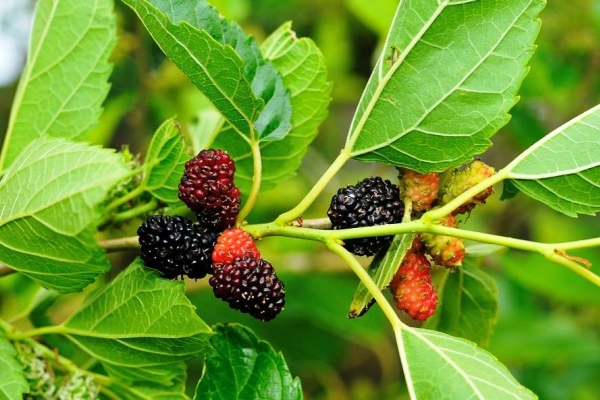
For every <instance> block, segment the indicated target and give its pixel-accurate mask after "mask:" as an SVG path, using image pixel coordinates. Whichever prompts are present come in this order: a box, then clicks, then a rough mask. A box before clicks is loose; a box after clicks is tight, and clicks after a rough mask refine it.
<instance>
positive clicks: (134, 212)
mask: <svg viewBox="0 0 600 400" xmlns="http://www.w3.org/2000/svg"><path fill="white" fill-rule="evenodd" d="M156 207H158V202H157V201H156V199H152V200H150V201H149V202H147V203H145V204H141V205H139V206H136V207H134V208H132V209H131V210H127V211H123V212H120V213H118V214H115V216H114V217H112V218H111V220H110V222H113V223H114V222H123V221H129V220H130V219H133V218H135V217H139V216H140V215H144V214H146V213H148V212H150V211H152V210H156Z"/></svg>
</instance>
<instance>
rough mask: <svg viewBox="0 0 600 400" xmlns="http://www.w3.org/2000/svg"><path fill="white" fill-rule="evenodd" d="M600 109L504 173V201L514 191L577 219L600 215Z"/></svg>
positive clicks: (560, 131) (580, 117)
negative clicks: (585, 215) (507, 174)
mask: <svg viewBox="0 0 600 400" xmlns="http://www.w3.org/2000/svg"><path fill="white" fill-rule="evenodd" d="M599 134H600V105H598V106H596V107H594V108H592V109H590V110H588V111H586V112H585V113H583V114H581V115H578V116H577V117H575V118H573V119H572V120H571V121H569V122H567V123H566V124H564V125H563V126H561V127H559V128H557V129H555V130H554V131H553V132H551V133H550V134H548V135H546V136H545V137H543V138H542V139H540V140H539V141H538V142H537V143H534V144H533V145H532V146H530V147H529V148H528V149H527V150H525V151H524V152H523V153H522V154H521V155H519V156H518V157H517V158H515V160H514V161H513V162H511V163H510V164H509V165H508V166H507V167H506V168H505V170H506V171H508V173H509V178H511V179H510V180H509V181H507V182H505V186H504V193H503V198H510V197H511V196H514V194H515V193H516V191H515V189H518V190H519V191H521V192H523V193H524V194H526V195H527V196H529V197H531V198H533V199H535V200H538V201H541V202H543V203H544V204H546V205H548V206H550V207H551V208H553V209H555V210H557V211H559V212H561V213H563V214H566V215H569V216H571V217H576V216H577V215H578V214H588V215H595V214H596V213H598V212H600V141H599V140H598V135H599Z"/></svg>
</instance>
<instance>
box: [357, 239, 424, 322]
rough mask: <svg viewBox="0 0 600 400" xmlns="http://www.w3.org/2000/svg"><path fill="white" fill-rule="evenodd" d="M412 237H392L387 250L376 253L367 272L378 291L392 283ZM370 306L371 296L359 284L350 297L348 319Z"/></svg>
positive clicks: (361, 314) (358, 315)
mask: <svg viewBox="0 0 600 400" xmlns="http://www.w3.org/2000/svg"><path fill="white" fill-rule="evenodd" d="M413 237H414V235H413V234H403V235H396V236H394V240H392V244H391V245H390V248H389V250H386V251H385V252H383V253H382V252H378V253H377V254H376V255H375V257H374V258H373V261H372V262H371V265H370V266H369V271H368V272H369V275H370V276H371V278H372V279H373V281H374V282H375V284H376V285H377V287H378V288H379V289H380V290H383V289H385V288H387V287H388V285H389V284H390V282H391V281H392V278H393V277H394V275H395V274H396V271H398V268H399V267H400V263H401V262H402V260H403V259H404V256H405V255H406V252H407V251H408V249H409V248H410V246H411V245H412V242H413ZM372 304H373V296H372V295H371V293H370V292H369V289H367V287H366V286H365V284H364V283H362V282H360V283H359V284H358V287H357V288H356V292H354V296H353V297H352V302H351V303H350V312H349V313H348V317H349V318H355V317H360V316H363V315H364V314H365V313H366V312H367V311H368V310H369V308H370V307H371V305H372Z"/></svg>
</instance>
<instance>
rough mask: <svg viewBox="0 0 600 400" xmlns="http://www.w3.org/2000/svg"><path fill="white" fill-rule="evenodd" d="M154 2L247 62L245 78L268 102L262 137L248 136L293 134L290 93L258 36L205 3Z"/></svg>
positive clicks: (262, 119) (261, 124)
mask: <svg viewBox="0 0 600 400" xmlns="http://www.w3.org/2000/svg"><path fill="white" fill-rule="evenodd" d="M150 3H152V5H154V6H155V7H156V8H158V9H159V10H161V11H163V12H165V13H166V14H167V15H168V17H169V18H170V19H171V21H172V22H174V23H180V22H182V21H185V22H187V23H189V24H190V25H192V26H194V27H195V28H197V29H199V30H201V31H206V32H208V33H209V34H210V36H211V37H212V38H213V39H215V40H217V41H218V42H219V43H221V44H223V45H230V46H231V47H233V48H234V49H235V51H236V52H237V53H238V54H239V55H240V57H241V58H242V60H244V77H245V78H246V80H247V81H248V82H250V83H251V85H252V91H253V92H254V95H255V96H256V97H259V98H261V99H263V100H264V103H265V107H264V109H262V111H261V113H260V115H259V117H258V119H257V120H256V121H255V123H254V126H255V128H256V131H257V133H258V135H257V136H258V137H257V138H253V137H252V136H253V135H247V136H250V139H251V140H255V139H262V140H278V139H281V138H283V137H284V136H285V135H286V134H287V133H288V132H289V130H290V128H291V123H290V117H291V115H292V108H291V105H290V94H289V93H288V91H287V90H286V88H285V86H284V85H283V81H282V79H281V75H280V74H279V72H278V71H277V70H276V69H275V67H274V66H273V65H272V64H271V63H270V62H269V61H267V60H265V58H263V56H262V54H261V52H260V48H259V47H258V44H257V43H256V40H255V39H254V37H252V36H247V35H246V34H245V33H244V31H243V30H242V28H241V27H240V26H239V25H238V24H237V23H235V22H228V21H226V20H225V19H224V18H222V17H221V15H219V12H218V11H217V10H216V9H215V8H214V7H212V6H211V5H210V4H208V3H207V2H206V1H205V0H195V1H187V2H181V1H174V0H150Z"/></svg>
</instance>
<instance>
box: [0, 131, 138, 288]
mask: <svg viewBox="0 0 600 400" xmlns="http://www.w3.org/2000/svg"><path fill="white" fill-rule="evenodd" d="M128 173H129V170H128V168H127V166H126V165H125V163H124V161H123V157H122V156H121V155H119V154H116V153H115V152H114V151H113V150H109V149H102V148H99V147H95V146H89V145H87V144H85V143H74V142H70V141H68V140H66V139H60V138H45V137H44V138H40V139H36V140H35V141H34V142H32V143H31V144H30V145H29V146H27V147H26V148H25V149H23V151H22V152H21V154H20V155H19V156H18V157H17V158H16V159H15V161H14V162H13V163H12V164H11V167H10V168H9V169H8V170H7V171H6V174H5V175H4V177H3V179H2V180H1V181H0V198H1V199H2V201H0V204H2V206H1V207H0V261H1V262H2V263H4V264H6V265H8V266H9V267H11V268H13V269H15V270H17V271H20V272H22V273H23V274H25V275H27V276H29V277H30V278H32V279H34V280H36V281H37V282H39V283H40V284H42V285H43V286H45V287H46V288H48V289H54V290H57V291H59V292H63V293H66V292H76V291H79V290H81V289H83V288H84V287H85V286H87V285H88V284H90V283H91V282H92V281H93V280H94V278H96V276H98V274H100V273H102V272H105V271H106V270H107V269H108V268H109V267H110V264H109V263H108V261H107V260H106V258H105V256H104V251H103V250H102V249H100V247H98V244H97V243H96V241H95V240H94V235H95V234H96V224H98V222H99V219H100V210H98V205H99V204H100V203H101V202H102V201H103V200H104V199H105V197H106V195H107V193H108V192H109V190H110V189H111V188H112V187H113V186H115V185H116V184H117V183H118V182H119V181H120V180H122V179H123V178H124V177H125V176H126V175H127V174H128Z"/></svg>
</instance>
